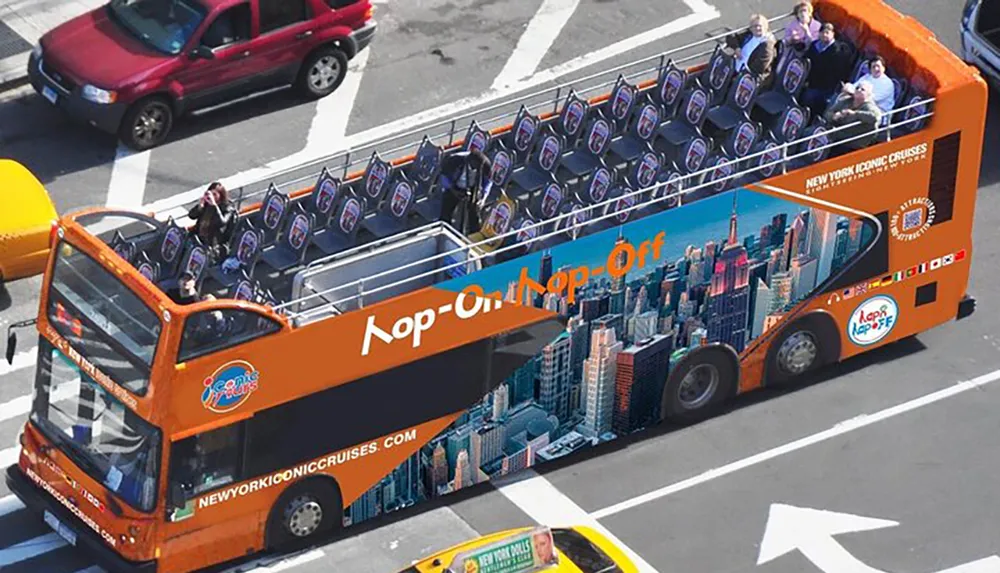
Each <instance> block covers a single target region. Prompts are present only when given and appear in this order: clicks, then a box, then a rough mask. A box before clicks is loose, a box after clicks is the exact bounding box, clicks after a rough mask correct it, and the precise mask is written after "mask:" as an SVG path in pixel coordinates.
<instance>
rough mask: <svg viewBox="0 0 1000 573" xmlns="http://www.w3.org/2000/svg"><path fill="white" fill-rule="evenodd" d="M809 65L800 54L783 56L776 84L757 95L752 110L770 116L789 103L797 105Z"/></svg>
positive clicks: (807, 75) (776, 113) (778, 112)
mask: <svg viewBox="0 0 1000 573" xmlns="http://www.w3.org/2000/svg"><path fill="white" fill-rule="evenodd" d="M811 66H812V64H811V63H810V61H809V60H808V59H806V58H803V57H801V56H797V55H792V56H789V57H788V58H785V61H784V65H783V66H782V67H780V68H779V69H778V74H777V79H778V81H777V82H776V85H775V86H774V88H773V89H770V90H768V91H766V92H763V93H761V94H760V95H759V96H758V97H757V102H756V103H755V105H754V110H753V111H754V112H763V113H764V114H765V115H766V116H767V117H768V118H771V117H774V116H776V115H778V114H780V113H781V111H782V110H783V109H785V108H786V107H788V106H789V105H798V97H799V94H800V93H802V89H803V88H804V87H805V84H806V79H807V78H808V77H809V70H810V68H811Z"/></svg>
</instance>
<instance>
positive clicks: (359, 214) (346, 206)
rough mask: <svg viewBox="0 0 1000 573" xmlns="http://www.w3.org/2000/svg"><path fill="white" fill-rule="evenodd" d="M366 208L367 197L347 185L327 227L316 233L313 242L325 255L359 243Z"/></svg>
mask: <svg viewBox="0 0 1000 573" xmlns="http://www.w3.org/2000/svg"><path fill="white" fill-rule="evenodd" d="M365 210H366V205H365V198H364V197H363V196H362V195H361V194H359V193H356V192H355V191H354V189H353V188H351V187H345V188H344V189H343V192H342V194H341V198H340V202H339V203H338V204H337V206H336V207H335V211H334V216H333V217H331V218H330V222H329V223H328V224H327V226H326V229H324V231H323V232H322V233H320V234H314V235H313V237H312V244H313V245H314V246H315V247H316V248H318V249H319V250H320V251H322V252H323V254H325V255H332V254H334V253H337V252H340V251H343V250H344V249H348V248H350V247H353V246H354V245H355V244H356V243H357V237H358V230H359V229H360V228H361V219H362V218H363V217H364V213H365Z"/></svg>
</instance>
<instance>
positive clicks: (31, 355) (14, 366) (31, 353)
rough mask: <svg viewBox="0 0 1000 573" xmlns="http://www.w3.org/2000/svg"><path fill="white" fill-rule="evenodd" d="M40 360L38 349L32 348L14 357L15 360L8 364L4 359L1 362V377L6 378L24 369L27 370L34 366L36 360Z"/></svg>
mask: <svg viewBox="0 0 1000 573" xmlns="http://www.w3.org/2000/svg"><path fill="white" fill-rule="evenodd" d="M37 359H38V347H37V346H35V347H34V348H30V349H28V350H23V351H21V352H18V353H17V354H15V355H14V360H13V361H12V362H11V363H10V364H7V359H6V358H4V359H2V360H0V376H6V375H7V374H10V373H11V372H14V371H16V370H20V369H22V368H27V367H29V366H34V365H35V362H36V360H37Z"/></svg>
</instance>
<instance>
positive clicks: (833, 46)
mask: <svg viewBox="0 0 1000 573" xmlns="http://www.w3.org/2000/svg"><path fill="white" fill-rule="evenodd" d="M806 58H808V59H809V62H810V65H809V79H808V85H807V86H806V89H805V91H803V92H802V105H804V106H806V107H808V108H809V110H810V111H811V112H812V115H813V116H817V115H822V114H823V108H824V107H825V106H826V102H828V101H829V100H830V98H832V97H833V96H834V94H836V93H837V89H838V88H839V87H840V86H841V84H843V83H844V82H846V81H847V80H849V79H850V76H851V68H852V67H853V65H854V64H853V62H852V61H851V60H852V59H853V56H852V53H851V48H850V46H848V45H847V44H846V43H844V42H843V41H842V40H840V39H838V38H837V32H836V30H835V29H834V27H833V24H831V23H829V22H825V23H824V24H823V25H822V26H820V29H819V39H817V40H816V41H815V42H813V43H812V44H811V45H810V46H809V50H808V51H806Z"/></svg>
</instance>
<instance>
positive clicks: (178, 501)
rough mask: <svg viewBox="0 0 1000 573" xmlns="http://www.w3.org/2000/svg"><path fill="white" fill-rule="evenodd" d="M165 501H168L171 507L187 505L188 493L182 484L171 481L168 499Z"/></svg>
mask: <svg viewBox="0 0 1000 573" xmlns="http://www.w3.org/2000/svg"><path fill="white" fill-rule="evenodd" d="M167 501H168V502H169V503H170V505H171V507H178V508H182V507H184V506H185V505H187V502H188V495H187V492H186V491H185V490H184V486H182V485H181V484H179V483H177V482H174V483H171V484H170V499H169V500H167Z"/></svg>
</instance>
